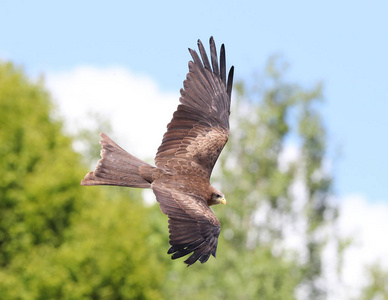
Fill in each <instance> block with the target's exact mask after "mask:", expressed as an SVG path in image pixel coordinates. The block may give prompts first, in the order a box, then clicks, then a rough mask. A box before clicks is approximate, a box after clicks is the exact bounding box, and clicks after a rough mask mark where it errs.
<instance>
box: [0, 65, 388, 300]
mask: <svg viewBox="0 0 388 300" xmlns="http://www.w3.org/2000/svg"><path fill="white" fill-rule="evenodd" d="M277 62H278V60H276V59H271V60H270V61H269V63H268V66H267V70H266V72H265V75H263V76H260V78H259V79H258V80H257V81H255V82H254V83H253V84H251V85H247V84H244V83H239V84H237V85H236V86H235V91H236V92H235V94H236V95H237V96H236V99H237V101H236V103H234V106H233V110H232V121H231V122H232V130H231V136H230V139H229V142H228V144H227V147H226V149H225V150H224V152H223V154H222V155H221V158H220V161H219V163H218V169H217V170H216V172H215V177H214V178H213V183H215V184H216V185H217V184H218V185H219V186H220V187H221V189H222V191H223V192H224V193H225V194H226V195H227V199H228V205H227V206H226V207H215V208H214V210H215V212H216V214H217V216H218V217H219V219H220V221H221V223H222V231H221V236H220V241H219V247H218V253H217V254H218V255H217V259H210V260H209V261H208V262H207V263H206V264H204V265H200V264H195V265H193V266H191V267H190V268H186V267H185V265H184V264H183V263H182V262H181V261H174V262H172V261H171V260H170V258H169V256H168V255H166V251H167V249H168V230H167V218H166V216H164V215H163V214H162V213H161V212H160V211H159V207H158V206H157V205H153V206H147V205H145V204H144V202H143V201H142V197H141V193H140V191H139V190H134V189H124V188H113V187H93V188H85V187H81V186H80V185H79V182H80V180H81V179H82V178H83V176H84V174H85V173H86V172H87V168H86V167H85V159H82V157H81V155H80V154H78V153H76V152H75V151H74V150H73V147H72V143H73V142H74V138H71V137H69V136H66V135H65V134H64V131H63V126H62V123H61V122H60V120H58V119H56V118H55V117H53V116H54V113H53V112H54V108H53V105H52V102H51V99H50V95H49V94H48V93H47V92H46V90H45V88H44V86H43V84H42V83H40V82H39V83H34V82H31V81H30V80H28V79H27V78H26V76H25V75H24V74H23V71H22V70H20V69H18V68H16V67H15V66H13V65H12V64H11V63H4V62H3V63H0V157H1V159H0V165H1V167H0V291H1V292H0V298H1V299H201V298H203V299H257V298H260V299H295V298H309V299H321V298H322V299H323V298H325V297H326V294H327V292H328V290H327V286H326V283H325V280H324V277H323V276H322V249H323V248H324V247H325V245H326V243H327V241H328V240H329V239H331V240H333V239H334V240H335V236H333V235H332V234H331V232H332V231H331V230H330V228H331V227H332V226H333V225H334V224H335V221H336V215H337V212H336V209H335V207H333V206H332V205H331V204H330V201H329V199H330V196H331V194H332V182H333V178H332V177H331V174H330V173H329V172H328V170H326V169H325V167H324V163H325V159H326V145H325V141H326V136H325V128H324V125H323V122H322V119H321V115H320V113H319V110H318V107H319V106H318V104H317V103H318V102H319V101H320V100H321V98H322V95H321V88H320V86H319V85H317V86H316V87H313V88H312V89H304V88H302V87H301V86H299V85H297V84H292V83H289V82H287V81H285V79H284V78H283V75H282V74H283V73H284V70H283V69H282V65H280V67H279V65H278V64H277ZM90 134H93V133H90ZM83 136H85V132H83ZM86 136H87V135H86ZM93 140H95V141H96V140H97V134H95V138H93ZM93 147H98V145H97V143H95V145H94V146H93ZM292 147H293V149H294V150H295V153H296V155H294V156H293V157H289V156H287V153H288V151H289V149H291V148H292ZM292 238H293V239H297V241H298V243H297V244H298V245H297V247H291V246H290V239H292ZM335 241H336V243H337V245H338V248H337V252H338V256H340V255H341V249H342V248H341V247H342V246H341V245H342V244H341V241H337V240H335ZM338 261H339V262H340V259H338ZM338 269H340V265H338ZM374 271H375V272H374V273H372V274H375V275H374V276H380V275H379V274H382V273H383V271H381V270H380V269H378V268H374ZM376 274H377V275H376ZM381 286H382V287H381ZM383 289H384V285H383V284H381V285H380V286H379V285H377V284H376V285H373V286H372V285H371V286H370V288H369V289H366V290H365V291H364V293H365V295H367V296H366V297H368V299H372V297H373V295H374V294H375V293H381V291H383V292H384V290H383ZM385 295H386V291H385Z"/></svg>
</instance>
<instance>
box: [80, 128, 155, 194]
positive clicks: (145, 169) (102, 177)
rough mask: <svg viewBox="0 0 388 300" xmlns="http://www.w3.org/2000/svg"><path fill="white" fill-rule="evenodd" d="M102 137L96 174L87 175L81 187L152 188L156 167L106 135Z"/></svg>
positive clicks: (103, 134) (102, 134)
mask: <svg viewBox="0 0 388 300" xmlns="http://www.w3.org/2000/svg"><path fill="white" fill-rule="evenodd" d="M100 136H101V140H100V144H101V146H102V150H101V159H100V160H99V161H98V163H97V166H96V169H95V170H94V172H89V173H88V174H86V176H85V178H84V179H83V180H82V181H81V185H115V186H127V187H136V188H150V187H151V182H152V175H151V174H152V169H154V167H153V166H151V165H150V164H147V163H146V162H144V161H142V160H140V159H138V158H136V157H135V156H133V155H131V154H129V153H128V152H126V151H125V150H124V149H122V148H121V147H120V146H119V145H117V144H116V143H115V142H113V141H112V140H111V139H110V138H109V137H108V136H107V135H106V134H105V133H101V134H100ZM140 169H141V170H140ZM142 175H143V176H142Z"/></svg>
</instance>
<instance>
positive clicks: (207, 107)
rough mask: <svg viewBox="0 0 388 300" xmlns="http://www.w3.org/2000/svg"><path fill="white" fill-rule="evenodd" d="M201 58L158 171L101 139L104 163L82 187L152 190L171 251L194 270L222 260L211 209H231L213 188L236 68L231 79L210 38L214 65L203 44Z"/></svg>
mask: <svg viewBox="0 0 388 300" xmlns="http://www.w3.org/2000/svg"><path fill="white" fill-rule="evenodd" d="M198 48H199V53H200V55H201V58H202V60H201V59H200V57H199V56H198V54H197V53H196V52H195V51H194V50H191V49H189V51H190V54H191V56H192V58H193V61H190V62H189V73H188V74H187V77H186V80H185V81H184V82H183V87H184V88H183V89H181V91H180V92H181V97H180V99H179V100H180V103H181V104H180V105H179V106H178V108H177V110H176V111H175V113H174V115H173V118H172V120H171V122H170V123H169V124H168V125H167V132H166V133H165V134H164V136H163V141H162V144H161V145H160V147H159V149H158V152H157V154H156V157H155V165H156V167H153V166H151V165H150V164H148V163H146V162H144V161H142V160H140V159H138V158H136V157H134V156H132V155H131V154H129V153H128V152H126V151H125V150H123V149H122V148H120V147H119V146H118V145H117V144H116V143H115V142H113V141H112V140H111V139H110V138H109V137H108V136H107V135H106V134H104V133H101V141H100V144H101V146H102V150H101V159H100V160H99V162H98V164H97V167H96V169H95V171H94V172H90V173H88V174H87V175H86V176H85V179H84V180H82V181H81V184H82V185H116V186H127V187H137V188H152V190H153V191H154V193H155V195H156V199H157V201H158V202H159V205H160V208H161V210H162V212H163V213H164V214H166V215H167V216H168V218H169V221H168V223H169V226H168V228H169V232H170V245H171V247H170V249H169V250H168V254H172V256H171V258H172V259H176V258H179V257H182V256H185V255H187V254H190V253H192V254H191V255H190V257H189V258H188V259H187V260H186V261H185V263H186V264H188V266H190V265H192V264H193V263H195V262H196V261H197V260H199V261H200V262H201V263H204V262H206V261H207V260H208V259H209V257H210V255H213V256H214V257H215V256H216V250H217V242H218V236H219V234H220V229H221V224H220V222H219V221H218V219H217V218H216V216H215V215H214V213H213V211H212V210H211V209H210V207H209V206H210V205H215V204H219V203H223V204H225V203H226V201H225V198H224V195H223V194H222V193H221V192H220V191H218V190H217V189H216V188H214V187H212V186H211V185H210V181H209V180H210V176H211V172H212V170H213V167H214V165H215V163H216V161H217V159H218V156H219V155H220V153H221V151H222V149H223V148H224V146H225V144H226V142H227V140H228V134H229V114H230V98H231V92H232V84H233V67H231V69H230V71H229V74H228V77H226V63H225V48H224V45H222V46H221V53H220V62H219V63H218V61H217V52H216V46H215V43H214V40H213V37H211V38H210V54H211V55H210V61H211V64H210V62H209V59H208V57H207V55H206V51H205V49H204V47H203V45H202V43H201V41H200V40H198Z"/></svg>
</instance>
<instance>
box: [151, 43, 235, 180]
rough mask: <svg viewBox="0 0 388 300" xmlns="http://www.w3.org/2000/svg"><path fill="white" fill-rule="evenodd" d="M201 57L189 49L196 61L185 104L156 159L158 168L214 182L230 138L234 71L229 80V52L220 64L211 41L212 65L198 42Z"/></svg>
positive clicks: (184, 92)
mask: <svg viewBox="0 0 388 300" xmlns="http://www.w3.org/2000/svg"><path fill="white" fill-rule="evenodd" d="M198 48H199V52H200V55H201V58H202V60H201V59H200V58H199V56H198V54H197V53H196V52H195V51H194V50H191V49H189V51H190V54H191V56H192V58H193V61H190V62H189V73H188V74H187V77H186V80H185V81H184V82H183V86H184V88H183V89H181V91H180V92H181V97H180V99H179V100H180V102H181V104H180V105H179V106H178V108H177V110H176V111H175V113H174V115H173V118H172V120H171V122H170V123H169V124H168V125H167V132H166V133H165V134H164V136H163V141H162V144H161V145H160V147H159V149H158V152H157V154H156V157H155V164H156V166H157V167H158V168H161V169H164V170H166V171H170V172H173V173H175V174H196V175H199V176H201V177H206V178H210V175H211V172H212V170H213V167H214V165H215V163H216V161H217V159H218V156H219V155H220V153H221V151H222V149H223V148H224V146H225V144H226V142H227V140H228V134H229V114H230V97H231V92H232V84H233V70H234V69H233V67H231V69H230V71H229V74H228V78H227V77H226V62H225V48H224V45H222V46H221V54H220V63H219V64H218V61H217V52H216V46H215V43H214V40H213V37H211V38H210V54H211V56H210V57H211V64H210V62H209V59H208V57H207V54H206V51H205V49H204V47H203V45H202V43H201V41H200V40H198Z"/></svg>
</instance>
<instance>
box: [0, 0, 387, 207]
mask: <svg viewBox="0 0 388 300" xmlns="http://www.w3.org/2000/svg"><path fill="white" fill-rule="evenodd" d="M140 2H141V1H136V2H135V1H109V2H107V1H66V2H61V3H58V2H54V1H0V59H7V60H11V61H13V62H15V63H17V64H19V65H22V66H23V67H24V68H25V70H26V71H27V72H28V73H29V74H30V75H31V76H37V75H38V74H45V73H47V72H61V71H66V70H70V69H73V68H75V67H77V66H79V65H91V66H100V67H106V66H122V67H125V68H127V69H129V70H131V72H133V73H134V74H138V75H139V76H148V77H150V78H152V79H153V80H155V81H156V82H157V83H158V86H159V87H160V89H161V90H162V91H164V92H178V91H179V89H180V88H181V86H182V81H183V79H184V78H185V75H186V72H187V62H188V60H189V58H190V57H189V53H188V51H187V48H188V47H191V48H193V47H196V40H197V39H198V38H200V39H202V40H203V41H207V40H208V38H209V37H210V36H211V35H213V36H214V37H215V40H216V43H217V44H218V45H220V44H221V43H225V45H226V47H227V60H228V63H229V64H233V65H234V66H235V76H236V78H237V79H242V80H244V79H248V78H250V77H251V76H252V74H253V73H254V72H257V71H261V70H262V68H263V66H264V64H265V62H266V60H267V58H268V57H269V56H270V55H271V54H281V55H283V57H284V58H285V59H286V60H287V61H288V62H289V63H290V65H291V67H290V70H289V73H288V78H290V79H291V80H292V81H295V82H298V83H300V84H302V85H304V86H306V87H309V86H312V85H313V84H314V83H316V82H318V81H322V82H323V83H324V95H325V99H326V104H325V105H324V106H323V107H322V109H323V111H322V112H323V114H324V117H325V121H326V125H327V127H328V130H329V148H330V149H331V150H332V152H335V149H337V148H340V149H341V156H340V158H339V159H337V160H335V163H334V166H333V170H334V172H335V176H336V191H337V193H338V195H339V196H346V195H349V194H359V195H362V196H365V197H366V199H368V201H372V202H373V201H380V200H382V201H386V202H388V196H387V193H386V192H387V185H386V183H387V175H386V170H387V169H388V159H387V157H388V155H387V152H388V141H387V138H386V136H387V129H388V118H387V117H386V113H387V111H388V76H387V74H386V72H387V70H388V59H387V53H388V18H387V13H388V2H387V1H376V0H373V1H368V2H366V1H324V2H323V1H319V2H318V1H195V2H190V3H189V2H184V1H169V2H166V1H155V2H147V1H142V2H141V3H140ZM177 103H178V99H177Z"/></svg>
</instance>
